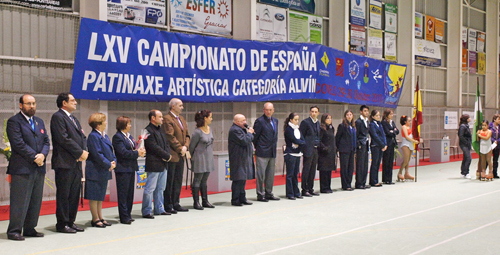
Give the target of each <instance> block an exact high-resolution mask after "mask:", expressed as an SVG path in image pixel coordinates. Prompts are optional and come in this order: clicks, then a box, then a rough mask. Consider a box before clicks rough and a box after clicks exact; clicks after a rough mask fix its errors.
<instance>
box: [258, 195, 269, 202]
mask: <svg viewBox="0 0 500 255" xmlns="http://www.w3.org/2000/svg"><path fill="white" fill-rule="evenodd" d="M257 201H260V202H269V199H267V198H265V197H261V196H258V197H257Z"/></svg>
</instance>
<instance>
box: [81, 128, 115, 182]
mask: <svg viewBox="0 0 500 255" xmlns="http://www.w3.org/2000/svg"><path fill="white" fill-rule="evenodd" d="M87 148H89V157H88V159H87V162H86V164H85V179H87V180H93V181H105V180H110V179H111V172H110V171H109V168H111V162H113V161H115V162H116V157H115V154H114V153H113V145H111V141H110V140H109V136H108V135H106V134H105V136H102V135H101V134H99V132H97V131H96V130H95V129H93V130H92V132H90V134H89V137H88V138H87Z"/></svg>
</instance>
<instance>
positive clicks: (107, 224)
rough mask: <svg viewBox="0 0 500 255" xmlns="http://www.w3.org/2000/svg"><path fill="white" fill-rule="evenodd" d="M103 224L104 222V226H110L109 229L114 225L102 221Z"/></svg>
mask: <svg viewBox="0 0 500 255" xmlns="http://www.w3.org/2000/svg"><path fill="white" fill-rule="evenodd" d="M101 222H102V224H104V226H108V227H109V226H111V225H112V224H111V223H108V222H107V221H105V220H103V219H101Z"/></svg>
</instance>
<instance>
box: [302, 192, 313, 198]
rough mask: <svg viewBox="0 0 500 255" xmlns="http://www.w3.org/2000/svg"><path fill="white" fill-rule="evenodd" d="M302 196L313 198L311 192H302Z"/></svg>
mask: <svg viewBox="0 0 500 255" xmlns="http://www.w3.org/2000/svg"><path fill="white" fill-rule="evenodd" d="M302 196H303V197H312V195H311V194H309V192H302Z"/></svg>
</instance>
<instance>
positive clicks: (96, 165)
mask: <svg viewBox="0 0 500 255" xmlns="http://www.w3.org/2000/svg"><path fill="white" fill-rule="evenodd" d="M56 103H57V107H58V108H59V110H58V111H57V112H55V113H54V114H53V115H52V118H51V120H50V131H51V135H52V146H53V152H52V160H51V162H52V168H53V169H54V170H55V182H56V188H57V190H56V218H57V224H56V230H57V231H58V232H61V233H77V232H83V231H84V229H83V228H81V227H79V226H77V225H76V224H75V219H76V215H77V212H78V204H79V195H80V189H81V185H82V184H81V183H82V182H81V180H82V177H83V171H82V162H83V161H86V164H85V182H84V183H85V189H84V190H85V192H84V197H85V199H87V200H89V206H90V212H91V215H92V219H91V225H92V226H93V227H98V228H106V227H109V226H111V223H109V222H108V221H106V220H105V219H104V218H103V215H102V202H103V201H104V198H105V195H106V190H107V185H108V181H109V180H110V179H111V176H112V175H111V171H114V172H115V176H116V188H117V195H118V212H119V218H120V222H121V223H123V224H131V223H132V222H133V221H134V219H133V218H132V216H131V210H132V205H133V199H134V189H135V172H136V171H138V163H137V159H138V158H139V157H144V156H145V157H146V166H145V171H146V172H147V180H146V184H145V187H144V194H143V200H142V208H141V213H142V217H143V218H146V219H154V218H155V216H157V215H171V214H176V213H178V212H187V211H188V209H187V208H185V207H182V206H181V205H180V203H179V198H180V192H181V187H182V176H183V171H184V161H185V160H190V161H191V163H192V167H191V170H192V171H193V172H194V178H193V181H192V185H191V190H192V194H193V208H194V209H196V210H203V209H204V208H214V206H213V205H212V204H211V203H210V202H209V201H208V196H207V190H208V188H207V180H208V178H209V175H210V172H212V171H214V170H215V167H214V160H213V142H214V137H213V134H212V129H211V127H210V124H211V123H212V113H211V112H210V111H209V110H201V111H198V112H197V113H196V114H195V122H196V129H195V130H194V132H193V133H192V134H190V133H189V132H188V126H187V122H186V120H185V119H184V117H182V116H181V113H182V111H183V109H184V106H183V103H182V101H181V100H179V99H176V98H174V99H172V100H171V101H170V102H169V107H170V110H169V112H168V113H167V114H165V115H164V114H163V113H162V112H161V111H159V110H151V111H150V112H149V115H148V118H149V124H148V126H147V127H145V130H146V132H145V133H144V134H143V137H142V139H143V140H142V142H139V141H136V140H135V139H134V137H132V136H131V135H130V128H131V126H132V125H131V121H132V120H131V119H130V118H129V117H127V116H120V117H118V118H117V119H116V133H115V134H114V135H113V137H112V138H111V139H110V137H108V135H107V134H105V132H104V130H106V127H107V125H108V122H107V118H106V115H105V114H102V113H94V114H92V115H91V116H90V118H89V120H88V124H89V126H90V127H91V128H92V131H91V132H90V134H88V136H86V135H85V133H84V131H83V129H82V126H81V124H80V121H79V120H78V119H77V118H75V117H74V116H73V115H72V113H73V112H74V111H75V110H76V108H77V101H76V100H75V98H74V97H73V95H72V94H71V93H61V94H59V95H58V97H57V100H56ZM19 107H20V110H21V111H20V112H19V113H18V114H16V115H14V116H13V117H11V118H10V119H9V120H8V122H7V135H8V138H9V141H10V143H11V148H12V157H11V160H10V162H9V166H8V170H7V173H8V174H10V175H11V191H10V222H9V226H8V229H7V236H8V238H9V239H11V240H18V241H21V240H24V237H26V236H28V237H43V236H44V234H43V233H40V232H37V231H36V230H35V227H36V225H37V222H38V217H39V213H40V207H41V202H42V195H43V185H44V175H45V171H46V167H45V161H46V157H47V155H48V153H49V150H50V141H49V136H48V134H47V130H46V128H45V125H44V122H43V120H42V119H40V118H38V117H36V116H35V112H36V100H35V98H34V97H33V96H32V95H28V94H26V95H23V96H21V97H20V99H19ZM263 112H264V114H263V115H262V116H260V117H259V118H258V119H257V120H256V121H255V123H254V125H253V127H249V126H248V125H247V121H246V118H245V116H244V115H242V114H236V115H235V116H234V119H233V125H232V126H231V128H230V130H229V135H228V152H229V167H230V178H231V180H232V186H231V191H232V196H231V205H233V206H243V205H251V204H252V203H251V202H249V201H248V200H247V198H246V193H245V184H246V180H248V179H254V178H255V179H256V193H257V201H261V202H268V201H270V200H274V201H276V200H280V198H279V197H277V196H275V195H274V194H273V185H274V174H275V165H276V151H277V150H276V146H277V142H278V133H279V129H280V126H279V121H278V120H277V119H276V118H275V117H273V114H274V106H273V104H272V103H270V102H267V103H265V104H264V109H263ZM319 113H320V109H319V108H318V107H317V106H312V107H311V108H310V112H309V115H310V116H309V117H308V118H306V119H304V120H302V121H300V119H299V114H298V113H290V114H289V115H288V117H287V118H286V120H285V121H284V124H283V125H282V128H283V129H282V131H283V135H284V138H285V146H284V151H283V155H284V163H285V166H286V198H287V199H290V200H295V199H302V198H303V197H312V196H319V195H320V194H319V193H332V188H331V176H332V171H333V170H336V169H337V157H338V158H339V162H340V175H341V183H342V184H341V185H342V186H341V187H342V189H343V190H347V191H352V190H353V189H369V188H371V187H382V185H383V184H386V185H392V184H394V183H393V177H392V173H393V165H394V163H393V162H394V152H395V147H396V146H397V141H396V136H397V135H398V134H399V133H400V130H399V129H398V128H397V125H396V123H395V121H394V120H393V116H394V113H393V111H392V110H390V109H387V110H385V111H384V112H383V114H381V113H380V112H379V111H378V110H372V111H371V112H370V110H369V108H368V107H367V106H365V105H363V106H361V107H360V117H359V118H358V119H357V120H354V114H353V112H352V111H351V110H347V111H345V113H344V115H343V120H342V122H341V123H340V124H339V125H338V127H337V132H335V128H334V127H333V125H332V116H331V115H330V114H328V113H325V114H323V115H321V117H320V116H319ZM468 121H470V119H469V118H468V116H467V115H464V116H462V118H461V125H460V129H459V136H460V146H461V148H462V150H463V151H464V162H463V163H462V175H463V176H464V178H467V177H468V176H469V175H468V167H469V165H470V144H471V143H470V137H471V134H470V130H469V128H468V126H467V128H465V125H466V124H467V123H468ZM400 124H401V126H402V127H401V133H402V137H403V139H402V142H401V145H400V146H401V147H402V148H401V149H402V151H403V163H402V165H401V168H400V169H399V173H398V174H397V180H398V181H405V180H413V179H414V177H413V176H411V175H410V173H409V172H408V165H409V160H410V157H411V151H412V150H413V146H414V144H418V142H419V141H416V140H415V139H413V136H412V134H411V128H410V124H411V118H410V117H409V116H405V115H403V116H401V118H400ZM499 124H500V115H495V117H494V118H493V122H492V125H490V126H488V123H487V122H485V123H484V124H483V130H480V131H478V134H477V135H478V137H480V138H481V139H482V140H481V155H480V156H481V160H480V165H481V168H478V169H479V170H478V178H485V179H486V178H493V177H497V175H496V169H497V167H498V163H497V162H498V156H499V153H498V148H496V150H495V148H494V146H492V144H495V145H496V143H497V141H498V140H499V131H498V129H499ZM483 140H484V144H483ZM492 140H494V141H493V142H492ZM483 147H484V150H483ZM467 149H468V150H467ZM488 149H489V150H488ZM369 151H371V155H372V163H371V167H370V171H368V165H369V164H368V157H369V154H368V153H369ZM254 153H255V156H256V158H255V161H254ZM492 155H493V158H494V160H493V161H494V162H495V163H492V160H491V158H492ZM301 158H303V168H302V176H301V189H299V184H298V174H299V167H300V161H301ZM355 160H356V163H355ZM381 164H382V181H379V178H378V177H379V168H380V165H381ZM486 164H488V165H489V166H493V168H494V171H493V173H492V172H491V170H490V174H489V175H485V171H484V169H485V166H486ZM354 167H356V180H355V185H354V188H353V187H352V186H351V184H352V179H353V173H354ZM317 170H319V176H320V181H319V184H320V187H319V193H318V192H317V191H315V190H314V178H315V175H316V171H317ZM403 170H404V175H403ZM368 172H370V174H369V175H368ZM200 196H201V203H200Z"/></svg>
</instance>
